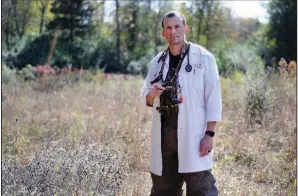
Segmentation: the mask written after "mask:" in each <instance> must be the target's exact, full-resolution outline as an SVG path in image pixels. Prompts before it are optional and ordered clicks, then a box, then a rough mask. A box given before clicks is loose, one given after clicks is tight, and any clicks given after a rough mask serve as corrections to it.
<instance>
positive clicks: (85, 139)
mask: <svg viewBox="0 0 298 196" xmlns="http://www.w3.org/2000/svg"><path fill="white" fill-rule="evenodd" d="M60 82H61V81H60ZM142 82H143V78H142V77H141V76H135V77H132V76H130V77H127V78H125V79H124V78H122V77H116V76H113V77H108V78H103V77H100V76H98V78H93V79H92V80H90V81H87V80H78V81H76V82H73V81H71V82H65V83H60V84H59V85H57V84H56V82H55V81H48V82H45V83H39V82H16V81H14V82H11V83H9V82H8V83H7V84H3V85H2V187H1V188H2V195H30V194H32V195H123V196H134V195H135V196H137V195H140V196H142V195H149V193H150V188H151V179H150V175H149V160H148V158H149V143H150V142H149V141H150V126H151V109H150V108H147V107H146V106H144V105H143V104H142V103H141V98H140V90H141V87H142ZM266 82H267V83H266V92H265V94H264V95H265V98H266V99H265V102H264V103H265V107H264V109H263V110H262V111H263V120H262V122H263V123H262V124H260V125H259V124H258V123H256V124H249V120H248V114H247V109H246V108H247V107H246V106H247V85H248V84H247V83H245V82H244V80H237V82H235V80H231V79H226V78H221V84H222V96H223V121H222V122H220V123H219V124H218V125H217V128H216V129H217V133H216V137H215V138H214V167H213V173H214V175H215V177H216V179H217V185H218V188H219V191H220V195H224V196H225V195H231V196H246V195H247V196H248V195H258V196H273V195H278V196H284V195H285V196H286V195H291V196H292V195H296V188H297V186H296V133H297V132H296V78H294V79H288V78H287V77H286V76H283V75H278V74H272V75H270V76H269V77H268V79H267V81H266Z"/></svg>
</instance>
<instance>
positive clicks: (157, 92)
mask: <svg viewBox="0 0 298 196" xmlns="http://www.w3.org/2000/svg"><path fill="white" fill-rule="evenodd" d="M165 89H166V88H165V87H163V86H160V85H157V84H154V86H153V88H152V90H151V92H150V93H151V96H152V97H159V96H160V95H161V94H162V92H163V91H164V90H165Z"/></svg>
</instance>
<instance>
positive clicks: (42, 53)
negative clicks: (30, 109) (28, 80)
mask: <svg viewBox="0 0 298 196" xmlns="http://www.w3.org/2000/svg"><path fill="white" fill-rule="evenodd" d="M296 7H297V2H296V1H291V0H287V2H286V3H284V1H281V0H275V1H272V2H270V3H269V4H268V5H267V10H268V13H269V23H268V24H262V23H260V22H259V21H258V20H257V19H253V18H247V19H243V18H236V17H233V16H232V14H231V10H230V9H229V8H227V7H225V6H224V5H223V3H222V2H220V1H216V0H202V1H186V2H185V3H182V4H178V3H175V1H161V0H160V1H152V0H146V1H145V0H144V1H119V0H115V1H107V0H106V1H105V0H99V1H94V0H34V1H33V0H6V1H4V2H3V4H2V29H1V31H2V34H1V36H2V37H1V39H2V61H3V62H5V63H6V64H7V65H9V66H10V67H13V68H18V69H21V68H23V67H25V66H26V65H28V64H30V65H32V66H37V65H44V64H48V65H51V66H57V67H64V66H67V65H69V64H71V65H72V66H73V67H77V68H84V69H104V70H105V72H112V73H133V74H139V73H145V72H146V69H147V64H148V62H149V61H150V60H151V58H152V57H154V56H155V55H156V54H157V53H159V52H161V51H163V50H164V49H165V47H166V42H165V41H164V40H163V39H162V37H161V35H160V34H161V33H160V32H161V18H162V16H163V15H164V14H165V13H166V12H167V11H169V10H178V11H180V12H181V13H183V14H184V15H185V17H186V20H187V24H188V25H189V27H190V32H189V34H188V40H189V41H191V42H194V43H198V44H200V45H202V46H204V47H206V48H207V49H208V50H210V51H211V52H212V53H213V54H214V55H215V57H216V59H217V64H218V67H219V72H220V73H221V74H226V73H227V72H229V70H230V68H231V67H233V66H234V67H233V68H234V69H237V70H239V71H244V72H245V70H246V67H247V66H248V65H247V64H248V63H247V61H245V60H243V59H246V58H249V57H250V56H252V55H256V56H260V58H262V60H263V62H264V64H265V65H266V66H267V67H268V66H269V67H274V66H277V63H278V60H279V59H280V58H282V57H283V58H285V59H286V60H288V61H290V60H296V59H297V56H296V54H297V38H296V36H297V26H296V25H297V22H296V21H297V18H296V13H297V10H296Z"/></svg>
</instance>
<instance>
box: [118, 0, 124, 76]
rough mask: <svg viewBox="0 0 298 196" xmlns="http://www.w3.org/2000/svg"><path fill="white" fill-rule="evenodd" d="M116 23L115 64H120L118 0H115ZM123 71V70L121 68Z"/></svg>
mask: <svg viewBox="0 0 298 196" xmlns="http://www.w3.org/2000/svg"><path fill="white" fill-rule="evenodd" d="M116 24H117V35H116V37H117V64H118V66H120V33H121V32H120V23H119V0H116ZM122 71H124V70H122Z"/></svg>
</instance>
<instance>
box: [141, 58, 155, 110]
mask: <svg viewBox="0 0 298 196" xmlns="http://www.w3.org/2000/svg"><path fill="white" fill-rule="evenodd" d="M154 62H155V59H153V60H152V61H151V62H150V63H149V65H148V73H147V76H146V78H145V81H144V84H143V88H142V92H141V97H142V102H143V103H144V104H146V105H147V106H150V107H152V105H149V104H148V103H147V101H146V96H147V94H148V93H149V92H150V91H151V89H152V85H151V84H150V82H151V81H152V80H154V70H153V67H154V66H153V65H154Z"/></svg>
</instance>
